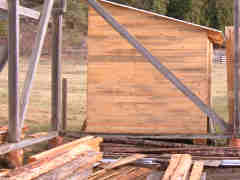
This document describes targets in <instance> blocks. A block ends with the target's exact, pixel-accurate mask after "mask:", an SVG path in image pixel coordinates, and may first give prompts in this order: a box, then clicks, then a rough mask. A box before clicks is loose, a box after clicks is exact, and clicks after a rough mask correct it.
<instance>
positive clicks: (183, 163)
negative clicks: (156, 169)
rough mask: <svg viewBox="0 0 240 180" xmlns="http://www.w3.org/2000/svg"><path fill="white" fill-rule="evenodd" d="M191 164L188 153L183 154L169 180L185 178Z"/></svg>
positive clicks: (184, 179)
mask: <svg viewBox="0 0 240 180" xmlns="http://www.w3.org/2000/svg"><path fill="white" fill-rule="evenodd" d="M191 166H192V157H191V155H189V154H183V155H182V156H181V160H180V162H179V165H178V168H177V169H176V171H175V173H174V174H173V176H172V178H171V180H187V178H188V176H189V170H190V168H191Z"/></svg>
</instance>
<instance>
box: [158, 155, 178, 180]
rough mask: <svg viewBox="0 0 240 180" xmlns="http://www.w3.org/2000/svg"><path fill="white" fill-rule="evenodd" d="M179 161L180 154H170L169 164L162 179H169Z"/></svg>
mask: <svg viewBox="0 0 240 180" xmlns="http://www.w3.org/2000/svg"><path fill="white" fill-rule="evenodd" d="M180 161H181V154H174V155H172V156H171V160H170V162H169V166H168V168H167V170H166V171H165V173H164V176H163V179H162V180H170V179H171V176H172V174H173V173H174V172H175V171H176V169H177V167H178V165H179V163H180Z"/></svg>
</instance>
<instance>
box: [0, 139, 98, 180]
mask: <svg viewBox="0 0 240 180" xmlns="http://www.w3.org/2000/svg"><path fill="white" fill-rule="evenodd" d="M101 142H102V138H98V137H97V138H95V137H92V136H89V137H84V138H81V139H78V140H75V141H72V142H69V143H66V144H63V145H61V146H58V147H56V148H53V149H50V150H48V151H45V152H42V153H40V154H37V155H33V156H31V157H30V158H29V163H28V164H27V165H25V166H23V167H20V168H18V169H15V170H12V171H9V172H7V173H6V172H4V173H5V174H4V175H2V177H1V179H3V180H4V179H8V180H30V179H34V180H53V179H54V180H70V179H79V180H82V179H87V178H88V176H89V175H90V174H91V173H92V169H93V166H94V164H95V163H96V162H98V161H100V160H101V159H102V153H101V152H100V143H101ZM0 175H1V174H0Z"/></svg>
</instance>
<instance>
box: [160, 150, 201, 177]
mask: <svg viewBox="0 0 240 180" xmlns="http://www.w3.org/2000/svg"><path fill="white" fill-rule="evenodd" d="M203 168H204V162H202V161H197V162H195V163H194V164H193V163H192V157H191V155H189V154H175V155H172V157H171V160H170V163H169V166H168V168H167V170H166V171H165V174H164V176H163V178H162V180H200V179H204V178H203V177H202V176H203Z"/></svg>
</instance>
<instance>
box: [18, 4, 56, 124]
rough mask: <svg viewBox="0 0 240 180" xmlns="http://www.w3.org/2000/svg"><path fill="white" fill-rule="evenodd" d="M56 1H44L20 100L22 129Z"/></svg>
mask: <svg viewBox="0 0 240 180" xmlns="http://www.w3.org/2000/svg"><path fill="white" fill-rule="evenodd" d="M53 2H54V0H48V1H44V7H43V12H42V16H41V20H40V23H39V29H38V32H37V36H36V39H35V44H34V46H33V51H32V55H31V57H30V60H29V67H28V72H27V75H26V78H25V82H24V87H23V90H22V95H21V100H20V121H21V127H23V125H24V116H25V113H26V110H27V106H28V103H29V97H30V91H31V88H32V82H33V79H34V75H35V73H36V70H37V65H38V62H39V59H40V55H41V50H42V47H43V43H44V38H45V35H46V32H47V27H48V22H49V19H50V16H51V11H52V7H53Z"/></svg>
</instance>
